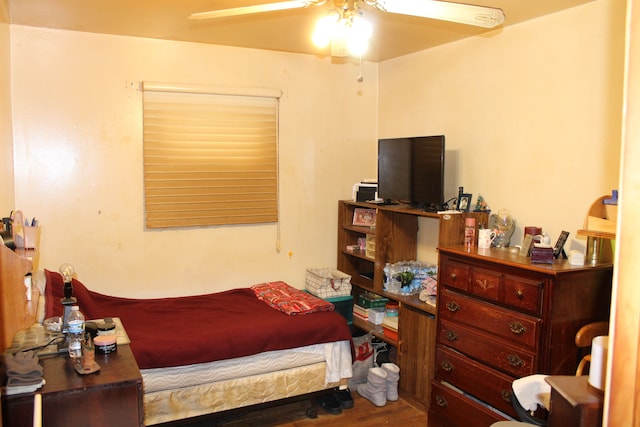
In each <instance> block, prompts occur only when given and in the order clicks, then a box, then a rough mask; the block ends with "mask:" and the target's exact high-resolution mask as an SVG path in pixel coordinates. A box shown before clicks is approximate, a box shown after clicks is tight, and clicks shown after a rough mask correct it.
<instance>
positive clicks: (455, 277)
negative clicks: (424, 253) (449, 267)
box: [449, 273, 458, 282]
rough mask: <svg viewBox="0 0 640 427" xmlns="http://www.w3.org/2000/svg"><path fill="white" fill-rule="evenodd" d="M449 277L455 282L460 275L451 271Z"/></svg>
mask: <svg viewBox="0 0 640 427" xmlns="http://www.w3.org/2000/svg"><path fill="white" fill-rule="evenodd" d="M449 278H451V281H452V282H455V281H456V279H457V278H458V276H457V275H456V273H451V274H450V275H449Z"/></svg>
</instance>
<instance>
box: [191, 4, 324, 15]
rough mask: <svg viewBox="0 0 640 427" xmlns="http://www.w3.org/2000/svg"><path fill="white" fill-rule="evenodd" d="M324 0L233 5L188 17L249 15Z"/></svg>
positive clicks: (299, 6)
mask: <svg viewBox="0 0 640 427" xmlns="http://www.w3.org/2000/svg"><path fill="white" fill-rule="evenodd" d="M325 2H326V0H292V1H283V2H279V3H267V4H257V5H254V6H242V7H234V8H231V9H220V10H211V11H209V12H198V13H193V14H191V15H189V19H196V20H200V19H214V18H225V17H227V16H238V15H249V14H252V13H261V12H273V11H276V10H287V9H297V8H301V7H309V6H318V5H321V4H324V3H325Z"/></svg>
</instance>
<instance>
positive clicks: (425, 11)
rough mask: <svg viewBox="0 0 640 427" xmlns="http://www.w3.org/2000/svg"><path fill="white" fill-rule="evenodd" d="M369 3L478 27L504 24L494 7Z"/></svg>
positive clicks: (409, 0)
mask: <svg viewBox="0 0 640 427" xmlns="http://www.w3.org/2000/svg"><path fill="white" fill-rule="evenodd" d="M365 1H366V0H365ZM367 3H368V4H370V5H371V6H374V7H375V8H377V9H379V10H382V11H384V12H390V13H398V14H401V15H411V16H419V17H422V18H431V19H440V20H443V21H451V22H457V23H460V24H467V25H475V26H478V27H485V28H494V27H497V26H498V25H502V23H504V12H502V9H497V8H493V7H484V6H476V5H472V4H462V3H450V2H445V1H437V0H372V1H371V0H370V1H367Z"/></svg>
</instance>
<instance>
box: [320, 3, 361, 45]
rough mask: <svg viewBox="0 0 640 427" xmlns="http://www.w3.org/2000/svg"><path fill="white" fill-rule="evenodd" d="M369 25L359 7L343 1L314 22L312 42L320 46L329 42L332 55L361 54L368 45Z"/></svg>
mask: <svg viewBox="0 0 640 427" xmlns="http://www.w3.org/2000/svg"><path fill="white" fill-rule="evenodd" d="M371 34H372V29H371V25H370V24H369V23H368V22H367V21H366V20H365V19H364V16H363V14H362V12H361V11H360V9H358V8H357V4H356V6H355V7H351V6H349V4H348V2H345V3H344V5H343V6H342V7H339V8H338V7H334V8H331V9H330V10H329V12H328V13H327V15H325V16H323V17H321V18H320V19H319V20H318V22H317V23H316V28H315V30H314V32H313V35H312V40H313V43H314V44H315V45H316V46H317V47H320V48H325V47H327V46H328V45H329V44H331V54H332V55H333V56H347V55H349V54H351V55H354V56H361V55H363V54H364V53H365V52H366V51H367V49H368V47H369V39H370V38H371Z"/></svg>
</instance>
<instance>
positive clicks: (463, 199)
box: [456, 193, 471, 212]
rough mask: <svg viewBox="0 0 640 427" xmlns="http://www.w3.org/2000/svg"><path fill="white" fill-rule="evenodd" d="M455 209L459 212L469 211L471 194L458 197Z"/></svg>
mask: <svg viewBox="0 0 640 427" xmlns="http://www.w3.org/2000/svg"><path fill="white" fill-rule="evenodd" d="M456 208H457V209H458V210H459V211H460V212H469V209H470V208H471V194H466V193H463V194H460V196H459V197H458V202H457V204H456Z"/></svg>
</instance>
